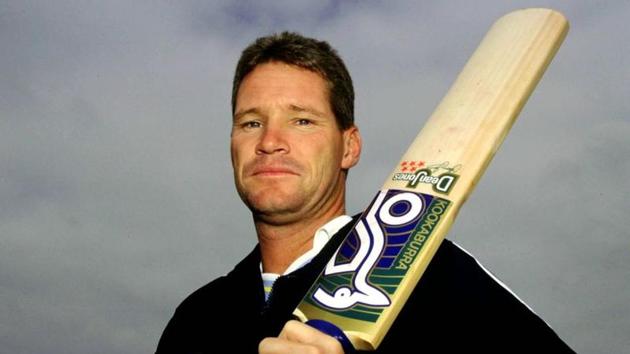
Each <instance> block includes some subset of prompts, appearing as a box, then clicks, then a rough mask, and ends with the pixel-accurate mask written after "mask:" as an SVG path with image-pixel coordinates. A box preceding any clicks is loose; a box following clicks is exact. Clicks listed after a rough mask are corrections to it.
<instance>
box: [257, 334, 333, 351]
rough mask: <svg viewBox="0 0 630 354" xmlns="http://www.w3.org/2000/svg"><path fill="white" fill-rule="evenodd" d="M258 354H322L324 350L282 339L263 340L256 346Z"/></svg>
mask: <svg viewBox="0 0 630 354" xmlns="http://www.w3.org/2000/svg"><path fill="white" fill-rule="evenodd" d="M258 353H259V354H297V353H300V354H324V353H327V352H325V351H324V349H320V348H318V347H316V346H313V345H310V344H304V343H298V342H292V341H290V340H288V339H284V338H271V337H270V338H265V339H263V340H262V341H261V342H260V344H258Z"/></svg>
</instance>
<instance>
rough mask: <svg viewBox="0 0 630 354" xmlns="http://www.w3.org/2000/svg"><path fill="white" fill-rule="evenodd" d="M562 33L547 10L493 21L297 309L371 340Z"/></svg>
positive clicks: (381, 332) (361, 344)
mask: <svg viewBox="0 0 630 354" xmlns="http://www.w3.org/2000/svg"><path fill="white" fill-rule="evenodd" d="M567 31H568V22H567V20H566V19H565V18H564V16H563V15H562V14H560V13H558V12H556V11H553V10H550V9H524V10H518V11H514V12H511V13H509V14H507V15H505V16H503V17H501V18H500V19H499V20H497V21H496V22H495V23H494V24H493V26H492V27H491V28H490V30H489V31H488V33H487V34H486V36H485V37H484V39H483V40H482V42H481V44H480V45H479V47H478V48H477V49H476V50H475V52H474V53H473V55H472V56H471V58H470V59H469V61H468V62H467V64H466V66H465V67H464V69H463V70H462V72H461V73H460V74H459V76H458V77H457V79H456V80H455V82H454V83H453V85H452V86H451V88H450V90H449V91H448V93H447V94H446V96H445V97H444V98H443V100H442V101H441V103H440V104H439V105H438V106H437V108H436V109H435V111H434V113H433V114H432V115H431V117H430V118H429V120H428V121H427V122H426V124H425V125H424V127H423V128H422V130H421V131H420V133H419V134H418V136H417V137H416V138H415V140H414V141H413V142H412V144H411V146H410V147H409V149H408V150H407V152H406V153H405V154H404V155H403V157H402V159H401V161H400V162H399V164H398V165H397V166H396V168H395V169H394V171H392V173H391V174H390V175H389V176H388V177H387V179H386V181H385V183H384V185H383V187H382V188H381V190H380V191H379V192H378V194H377V196H376V198H375V199H374V201H373V202H372V204H371V205H370V206H369V207H368V208H367V209H366V211H365V212H364V213H363V215H362V216H361V218H360V220H359V221H358V222H357V224H356V225H355V226H354V228H353V230H352V231H351V232H350V233H349V234H348V235H347V236H346V239H345V240H344V241H343V243H342V244H341V246H340V248H339V249H338V250H337V252H336V253H335V255H334V256H333V257H332V259H331V260H330V261H329V263H328V265H327V266H326V268H325V269H324V270H323V272H322V273H321V274H320V276H319V278H318V279H317V280H316V282H315V283H314V284H313V286H312V287H311V289H310V290H309V291H308V293H307V294H306V295H305V297H304V298H303V300H302V302H301V303H300V304H299V305H298V308H297V309H296V310H295V312H294V314H295V315H296V316H297V317H299V318H300V319H301V320H303V321H306V320H311V319H318V320H324V321H328V322H330V323H332V324H334V325H335V326H337V327H338V328H339V329H341V330H343V332H344V333H345V334H346V336H347V337H348V338H349V340H350V341H351V343H352V345H353V346H354V347H355V348H356V349H361V350H374V349H376V348H377V347H378V345H379V344H380V343H381V341H382V340H383V337H384V336H385V334H386V333H387V331H388V330H389V328H390V327H391V325H392V323H393V321H394V319H395V318H396V316H397V315H398V313H399V312H400V310H401V309H402V307H403V305H404V303H405V302H406V300H407V298H408V297H409V295H410V294H411V292H412V291H413V289H414V287H415V285H416V284H417V282H418V280H419V279H420V277H421V276H422V273H423V272H424V270H425V269H426V268H427V266H428V264H429V262H430V261H431V258H432V257H433V255H434V254H435V252H436V251H437V249H438V247H439V245H440V243H441V242H442V240H443V239H444V237H445V236H446V234H447V232H448V230H449V228H450V226H451V224H452V223H453V221H454V219H455V217H456V215H457V213H458V211H459V209H460V207H461V206H462V204H463V203H464V202H465V201H466V199H467V197H468V195H470V193H471V192H472V190H473V189H474V187H475V185H476V183H477V181H478V180H479V178H480V177H481V176H482V174H483V172H484V171H485V170H486V168H487V166H488V164H489V162H490V160H491V159H492V157H493V156H494V154H495V152H496V151H497V149H498V148H499V146H500V145H501V143H502V141H503V140H504V138H505V136H506V135H507V133H508V131H509V130H510V128H511V126H512V124H513V123H514V121H515V119H516V117H517V115H518V114H519V112H520V111H521V109H522V107H523V105H524V104H525V102H526V101H527V99H528V98H529V96H530V94H531V92H532V91H533V89H534V87H535V86H536V84H537V83H538V81H539V80H540V78H541V76H542V74H543V72H544V71H545V69H546V68H547V66H548V65H549V63H550V61H551V59H552V58H553V56H554V55H555V53H556V52H557V50H558V48H559V46H560V44H561V43H562V41H563V39H564V37H565V36H566V33H567ZM428 306H430V305H428Z"/></svg>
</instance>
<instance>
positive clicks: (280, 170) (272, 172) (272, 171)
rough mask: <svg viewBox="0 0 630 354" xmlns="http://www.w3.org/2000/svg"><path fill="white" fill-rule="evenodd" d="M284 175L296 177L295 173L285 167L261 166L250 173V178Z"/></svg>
mask: <svg viewBox="0 0 630 354" xmlns="http://www.w3.org/2000/svg"><path fill="white" fill-rule="evenodd" d="M284 175H297V173H296V172H295V171H293V170H292V169H289V168H285V167H276V166H261V167H259V168H255V169H254V170H253V171H252V176H270V177H273V176H284Z"/></svg>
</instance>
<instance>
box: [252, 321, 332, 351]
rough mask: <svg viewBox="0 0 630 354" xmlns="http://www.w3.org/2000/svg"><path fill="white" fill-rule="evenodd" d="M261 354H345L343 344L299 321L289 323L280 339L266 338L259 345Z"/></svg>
mask: <svg viewBox="0 0 630 354" xmlns="http://www.w3.org/2000/svg"><path fill="white" fill-rule="evenodd" d="M258 352H259V353H260V354H285V353H287V354H290V353H313V354H343V348H342V347H341V343H339V341H337V340H336V339H335V338H333V337H331V336H329V335H327V334H324V333H323V332H320V331H319V330H317V329H315V328H313V327H311V326H308V325H306V324H304V323H302V322H299V321H289V322H287V323H286V324H285V325H284V328H282V332H280V335H279V336H278V338H265V339H263V340H262V341H261V342H260V344H259V345H258Z"/></svg>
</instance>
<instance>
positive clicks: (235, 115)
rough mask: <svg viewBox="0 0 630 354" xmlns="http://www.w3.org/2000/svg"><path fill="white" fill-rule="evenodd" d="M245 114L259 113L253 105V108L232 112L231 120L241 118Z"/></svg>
mask: <svg viewBox="0 0 630 354" xmlns="http://www.w3.org/2000/svg"><path fill="white" fill-rule="evenodd" d="M247 114H257V115H261V113H260V110H259V109H258V108H256V107H254V108H250V109H246V110H244V111H239V112H236V113H234V117H233V120H235V121H236V120H238V119H239V118H241V117H243V116H244V115H247Z"/></svg>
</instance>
